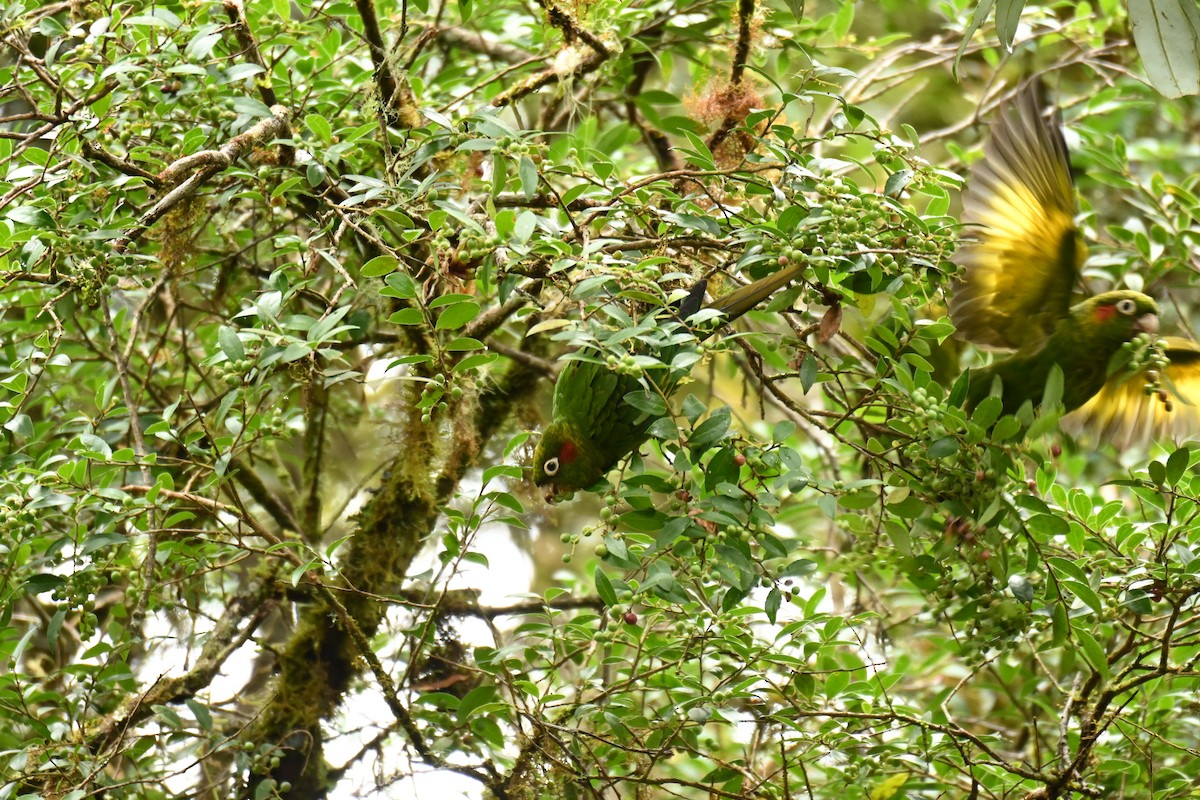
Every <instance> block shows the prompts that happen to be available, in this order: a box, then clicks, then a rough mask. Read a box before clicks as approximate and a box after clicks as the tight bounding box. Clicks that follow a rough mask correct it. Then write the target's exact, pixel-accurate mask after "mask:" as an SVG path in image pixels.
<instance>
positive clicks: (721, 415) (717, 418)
mask: <svg viewBox="0 0 1200 800" xmlns="http://www.w3.org/2000/svg"><path fill="white" fill-rule="evenodd" d="M729 423H730V410H729V406H722V407H721V408H718V409H717V410H716V411H714V412H713V413H712V414H710V415H709V417H708V419H706V420H704V422H702V423H701V424H700V426H699V427H697V428H696V429H695V430H694V431H692V435H691V436H689V437H688V446H689V447H691V448H692V451H693V452H698V451H700V450H702V449H704V448H707V447H708V446H710V445H712V444H715V443H716V442H718V441H720V440H721V438H722V437H723V436H724V435H725V432H726V431H728V430H729ZM693 457H695V456H693Z"/></svg>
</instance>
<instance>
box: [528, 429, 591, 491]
mask: <svg viewBox="0 0 1200 800" xmlns="http://www.w3.org/2000/svg"><path fill="white" fill-rule="evenodd" d="M580 439H581V437H580V436H579V435H578V433H577V432H575V431H572V430H571V428H570V426H568V425H566V424H563V423H561V422H554V423H551V424H550V425H549V426H548V427H547V428H546V431H545V433H543V434H542V440H541V441H540V442H538V446H537V448H536V449H535V450H534V454H533V482H534V483H535V484H536V485H538V486H541V487H544V488H545V489H546V499H547V500H553V499H554V498H555V497H557V496H558V495H559V494H565V493H568V492H574V491H578V490H580V489H586V488H587V487H588V486H591V485H592V484H593V483H595V482H596V481H597V480H599V479H600V477H601V475H602V474H603V471H602V468H600V469H598V468H597V467H596V459H595V458H593V457H589V452H590V451H591V450H595V445H594V444H592V443H590V442H584V441H580Z"/></svg>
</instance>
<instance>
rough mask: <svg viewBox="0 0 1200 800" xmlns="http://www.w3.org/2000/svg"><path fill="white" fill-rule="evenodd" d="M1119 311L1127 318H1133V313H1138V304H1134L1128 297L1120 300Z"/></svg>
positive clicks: (1118, 303) (1118, 302)
mask: <svg viewBox="0 0 1200 800" xmlns="http://www.w3.org/2000/svg"><path fill="white" fill-rule="evenodd" d="M1117 311H1120V312H1121V313H1122V314H1124V315H1125V316H1127V317H1131V316H1133V313H1134V312H1135V311H1137V303H1135V302H1133V301H1132V300H1130V299H1129V298H1128V297H1126V298H1125V299H1124V300H1118V301H1117Z"/></svg>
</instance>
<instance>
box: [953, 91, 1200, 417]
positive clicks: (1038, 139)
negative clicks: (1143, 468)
mask: <svg viewBox="0 0 1200 800" xmlns="http://www.w3.org/2000/svg"><path fill="white" fill-rule="evenodd" d="M1060 125H1061V120H1060V117H1059V114H1058V112H1057V111H1055V112H1054V114H1053V116H1052V117H1051V119H1049V120H1047V118H1046V117H1045V116H1043V114H1042V110H1041V104H1040V102H1039V86H1038V84H1037V82H1036V81H1031V82H1030V83H1029V84H1027V85H1026V86H1025V87H1024V88H1023V89H1022V90H1021V91H1020V92H1019V93H1018V95H1017V96H1016V98H1015V100H1014V101H1012V102H1011V103H1010V104H1009V105H1008V106H1007V107H1006V108H1004V109H1003V111H1002V112H1001V114H1000V116H999V118H998V119H997V120H996V122H995V123H993V125H992V130H991V135H990V138H989V140H988V142H987V144H986V145H985V147H984V156H983V160H982V161H981V162H980V163H979V164H978V165H977V166H976V167H975V168H974V170H973V171H972V175H971V179H970V181H969V183H968V187H967V192H966V195H965V197H964V199H963V222H964V223H966V224H967V225H968V226H971V227H970V228H969V229H968V233H967V235H968V236H971V237H972V238H973V239H974V241H968V242H964V244H963V246H962V247H961V249H960V250H959V252H958V254H957V255H956V256H955V260H956V261H957V263H958V264H959V265H960V266H961V267H962V270H963V271H962V273H961V274H960V276H959V278H958V281H957V283H956V285H955V286H954V287H953V288H952V289H951V299H950V317H951V319H952V320H953V321H954V324H955V327H956V328H957V329H958V335H959V336H960V337H962V338H964V339H967V340H968V341H971V342H974V343H975V344H977V345H981V346H984V347H993V348H1008V349H1011V350H1015V351H1016V352H1015V353H1014V354H1013V355H1012V356H1011V357H1010V358H1008V359H1006V360H1004V361H999V362H997V363H994V364H992V365H991V366H988V367H984V368H981V369H975V370H972V374H971V378H970V389H969V392H968V404H969V406H971V407H974V406H975V405H976V404H978V403H979V402H980V401H981V400H983V398H985V397H987V396H988V394H989V393H990V392H991V390H992V386H993V383H994V382H995V381H996V380H997V379H999V382H1000V384H1001V390H1002V392H1003V394H1002V397H1003V404H1004V405H1003V413H1006V414H1011V413H1014V412H1016V411H1017V409H1019V408H1020V407H1021V405H1022V404H1024V403H1025V401H1026V400H1030V401H1032V402H1033V404H1034V405H1037V404H1038V403H1039V402H1040V401H1041V399H1042V396H1043V392H1044V390H1045V387H1046V381H1047V379H1048V377H1049V376H1050V373H1051V370H1052V369H1053V368H1054V366H1055V365H1057V366H1058V367H1059V368H1060V369H1061V370H1062V375H1063V393H1062V404H1063V408H1064V410H1066V411H1074V410H1075V409H1079V411H1078V412H1077V414H1076V416H1077V417H1079V418H1081V422H1082V424H1083V425H1085V426H1087V427H1089V428H1091V429H1093V430H1095V431H1097V432H1098V433H1099V434H1100V435H1101V436H1103V437H1105V438H1107V439H1116V440H1120V441H1131V440H1136V439H1146V438H1148V437H1150V436H1153V435H1161V434H1180V433H1183V432H1185V431H1187V432H1190V431H1195V430H1197V429H1198V427H1197V423H1198V422H1200V414H1198V409H1197V407H1196V406H1195V405H1193V404H1191V403H1190V401H1189V398H1192V397H1200V395H1198V394H1197V392H1198V391H1200V347H1197V345H1196V344H1195V343H1194V342H1191V341H1188V340H1186V339H1178V338H1174V337H1170V338H1166V339H1164V340H1163V342H1164V345H1165V348H1164V349H1165V352H1166V355H1167V356H1168V357H1169V358H1170V360H1171V364H1170V366H1169V367H1168V368H1167V369H1166V372H1165V375H1164V376H1162V377H1165V383H1166V384H1167V385H1168V386H1171V387H1173V388H1174V389H1175V391H1176V392H1178V393H1179V395H1180V397H1181V398H1182V399H1183V400H1184V402H1183V404H1180V403H1174V402H1172V400H1171V399H1169V398H1168V397H1167V395H1166V394H1165V393H1163V392H1156V393H1151V394H1149V395H1148V394H1147V393H1146V391H1145V386H1146V383H1147V381H1148V377H1147V376H1146V375H1144V374H1143V375H1134V376H1130V375H1129V374H1128V371H1123V370H1116V371H1112V374H1111V375H1110V369H1109V363H1110V361H1112V359H1113V357H1114V356H1115V355H1116V354H1117V353H1118V351H1120V350H1121V347H1122V345H1124V344H1125V343H1126V342H1129V341H1131V340H1132V339H1134V338H1135V337H1137V336H1138V335H1139V334H1142V333H1145V334H1149V335H1153V334H1155V333H1157V331H1158V304H1157V303H1156V302H1155V301H1154V299H1153V298H1151V297H1149V296H1148V295H1145V294H1142V293H1141V292H1135V291H1128V290H1123V291H1111V292H1105V293H1103V294H1099V295H1096V296H1094V297H1089V298H1087V299H1084V300H1082V301H1080V302H1078V303H1076V304H1074V305H1072V303H1071V299H1072V297H1071V296H1072V293H1073V292H1074V290H1075V288H1076V285H1077V283H1078V282H1079V276H1080V269H1081V268H1082V266H1083V263H1084V260H1085V258H1086V256H1087V249H1086V246H1085V244H1084V242H1083V238H1082V236H1081V235H1080V232H1079V229H1078V228H1077V227H1076V224H1075V215H1076V213H1077V211H1078V208H1077V205H1076V200H1075V189H1074V186H1073V184H1072V180H1071V171H1070V164H1069V162H1068V157H1067V146H1066V142H1065V141H1064V139H1063V136H1062V132H1061V130H1060V127H1059V126H1060ZM1150 377H1154V376H1150ZM1089 401H1090V402H1089ZM1172 406H1174V407H1173V408H1172Z"/></svg>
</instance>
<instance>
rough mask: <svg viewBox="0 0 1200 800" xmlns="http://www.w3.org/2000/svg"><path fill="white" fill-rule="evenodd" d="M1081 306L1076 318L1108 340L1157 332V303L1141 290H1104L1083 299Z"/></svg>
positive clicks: (1121, 340)
mask: <svg viewBox="0 0 1200 800" xmlns="http://www.w3.org/2000/svg"><path fill="white" fill-rule="evenodd" d="M1080 307H1081V309H1082V315H1081V316H1082V319H1080V320H1079V321H1080V322H1081V323H1082V324H1084V325H1086V326H1088V327H1089V328H1091V329H1092V330H1094V331H1097V332H1098V335H1100V336H1102V337H1103V339H1104V340H1107V341H1108V342H1116V343H1117V344H1122V343H1124V342H1127V341H1129V340H1130V339H1132V338H1133V337H1135V336H1137V335H1138V334H1139V333H1149V334H1155V333H1158V303H1156V302H1154V298H1152V297H1149V296H1147V295H1144V294H1142V293H1141V292H1133V291H1128V290H1123V291H1116V292H1105V293H1104V294H1099V295H1096V296H1095V297H1092V298H1090V299H1088V300H1085V301H1084V302H1083V303H1080Z"/></svg>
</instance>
